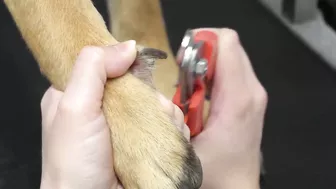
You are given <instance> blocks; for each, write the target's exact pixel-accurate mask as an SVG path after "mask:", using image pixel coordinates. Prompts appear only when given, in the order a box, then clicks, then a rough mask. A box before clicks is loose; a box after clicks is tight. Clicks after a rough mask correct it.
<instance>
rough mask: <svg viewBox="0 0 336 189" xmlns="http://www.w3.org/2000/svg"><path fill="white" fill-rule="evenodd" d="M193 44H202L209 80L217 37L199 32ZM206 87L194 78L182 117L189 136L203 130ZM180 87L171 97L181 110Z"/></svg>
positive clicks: (214, 58) (215, 54) (206, 76)
mask: <svg viewBox="0 0 336 189" xmlns="http://www.w3.org/2000/svg"><path fill="white" fill-rule="evenodd" d="M194 41H195V42H201V41H202V42H204V48H203V52H201V57H202V58H203V59H206V60H207V62H208V69H207V72H206V75H205V78H206V79H207V80H211V79H212V77H213V75H214V71H215V66H216V58H217V41H218V37H217V35H216V34H215V33H214V32H211V31H200V32H197V33H196V34H195V35H194ZM206 90H207V89H206V85H205V82H204V80H203V79H202V78H196V80H195V83H194V93H193V95H192V96H191V97H190V98H189V99H188V103H189V107H188V112H187V113H186V114H185V115H184V122H185V123H186V124H187V125H188V127H189V129H190V136H191V137H193V136H196V135H198V134H199V133H200V132H201V131H202V130H203V108H204V100H205V94H206ZM180 97H181V86H180V85H179V86H178V87H177V90H176V93H175V95H174V97H173V102H174V103H175V104H176V105H177V106H178V107H180V108H181V109H183V104H181V102H180Z"/></svg>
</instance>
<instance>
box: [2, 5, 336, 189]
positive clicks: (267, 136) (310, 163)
mask: <svg viewBox="0 0 336 189" xmlns="http://www.w3.org/2000/svg"><path fill="white" fill-rule="evenodd" d="M94 3H95V6H96V7H97V8H98V9H99V11H100V12H101V14H102V15H103V16H104V17H105V18H107V16H106V15H107V11H106V8H105V3H104V0H94ZM162 5H163V9H164V16H165V19H166V24H167V29H168V34H169V39H170V42H171V46H172V48H173V50H174V51H176V50H177V48H178V46H179V44H180V41H181V38H182V36H183V35H184V32H185V30H186V29H188V28H197V27H229V28H232V29H235V30H236V31H238V33H239V35H240V38H241V41H242V44H243V45H244V47H245V48H246V51H247V52H248V54H249V56H250V58H251V61H252V63H253V66H254V69H255V71H256V73H257V75H258V77H259V79H260V80H261V82H262V84H263V85H264V86H265V88H266V90H267V91H268V94H269V106H268V110H267V114H266V120H265V129H264V138H263V145H262V148H263V151H264V155H265V161H266V162H265V163H266V169H267V174H266V177H265V180H266V187H265V188H269V189H284V188H286V189H301V188H305V189H316V188H323V189H324V188H326V189H330V188H336V182H335V181H334V180H335V179H334V178H335V177H336V173H335V169H336V161H335V160H336V137H335V134H334V132H335V131H336V129H335V128H334V127H335V126H336V119H335V117H336V110H335V109H336V74H335V72H334V71H333V70H332V69H330V68H329V66H327V64H326V63H325V62H324V61H322V60H321V59H320V58H319V57H318V56H317V55H316V54H314V53H313V52H312V51H311V50H310V49H309V48H307V47H306V46H305V45H304V44H303V43H302V42H301V41H299V40H298V39H297V38H296V37H294V36H293V35H292V34H291V33H290V32H289V31H288V30H287V29H286V28H285V27H284V26H283V25H282V24H281V23H280V22H279V21H278V20H277V19H276V18H274V16H273V15H272V14H270V13H269V12H268V11H267V10H266V9H265V8H264V7H263V6H262V5H260V4H259V3H258V2H257V1H255V0H162ZM328 10H329V9H328ZM329 14H330V13H329ZM0 23H1V26H0V63H1V68H0V72H1V73H0V88H1V92H0V94H1V96H0V101H1V103H0V105H1V116H0V123H1V127H0V129H1V130H0V188H6V189H7V188H8V189H16V188H17V189H19V188H20V189H22V188H25V189H36V188H39V182H40V169H41V165H40V161H41V159H40V158H41V155H40V154H41V152H40V147H41V129H40V127H41V121H40V109H39V108H40V107H39V104H40V100H41V97H42V95H43V93H44V91H45V90H46V89H47V87H48V82H47V81H46V80H45V79H44V78H43V77H42V76H41V75H40V72H39V69H38V67H37V64H36V62H35V61H34V58H33V57H32V55H31V54H30V53H29V51H28V49H27V47H26V46H25V44H24V42H23V40H22V39H21V37H20V35H19V33H18V31H17V29H16V27H15V25H14V23H13V21H12V19H11V17H10V15H9V13H8V11H7V10H6V8H5V6H4V4H3V2H1V3H0ZM84 32H85V31H84Z"/></svg>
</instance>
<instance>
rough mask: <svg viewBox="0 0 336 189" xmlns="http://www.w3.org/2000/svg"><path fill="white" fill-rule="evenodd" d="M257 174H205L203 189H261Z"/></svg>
mask: <svg viewBox="0 0 336 189" xmlns="http://www.w3.org/2000/svg"><path fill="white" fill-rule="evenodd" d="M254 175H257V174H248V175H244V176H243V175H242V174H232V172H231V173H228V172H226V175H220V174H218V175H215V174H212V175H204V177H203V184H202V187H201V189H260V179H259V177H257V176H256V177H255V176H254Z"/></svg>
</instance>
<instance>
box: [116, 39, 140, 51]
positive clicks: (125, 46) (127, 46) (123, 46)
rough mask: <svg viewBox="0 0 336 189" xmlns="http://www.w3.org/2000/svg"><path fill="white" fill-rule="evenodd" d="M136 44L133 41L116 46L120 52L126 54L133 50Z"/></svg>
mask: <svg viewBox="0 0 336 189" xmlns="http://www.w3.org/2000/svg"><path fill="white" fill-rule="evenodd" d="M135 45H136V42H135V41H134V40H129V41H124V42H121V43H119V44H117V45H116V47H117V48H118V50H119V51H120V52H128V51H130V50H134V49H135Z"/></svg>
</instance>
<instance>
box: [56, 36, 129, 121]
mask: <svg viewBox="0 0 336 189" xmlns="http://www.w3.org/2000/svg"><path fill="white" fill-rule="evenodd" d="M134 58H135V43H134V42H132V41H128V42H124V43H119V44H117V45H116V46H113V47H112V46H111V47H104V48H100V47H93V46H90V47H85V48H83V49H82V51H81V52H80V54H79V56H78V58H77V60H76V63H75V65H74V69H73V72H72V76H71V78H70V81H69V83H68V85H67V88H66V90H65V92H64V96H63V98H62V100H61V103H60V106H61V107H62V109H64V110H65V111H67V113H75V114H77V115H78V114H80V115H84V116H85V115H87V116H89V117H87V119H91V117H90V116H94V117H96V116H97V115H99V113H100V110H101V105H102V104H101V103H102V98H103V93H104V86H105V83H106V80H107V77H108V76H109V77H115V76H118V75H121V74H123V73H122V72H126V70H127V69H128V67H129V66H130V65H131V64H132V62H133V61H134ZM114 69H115V70H114Z"/></svg>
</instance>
